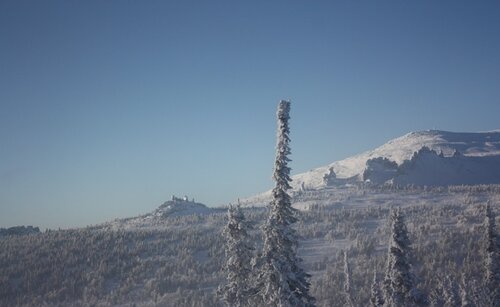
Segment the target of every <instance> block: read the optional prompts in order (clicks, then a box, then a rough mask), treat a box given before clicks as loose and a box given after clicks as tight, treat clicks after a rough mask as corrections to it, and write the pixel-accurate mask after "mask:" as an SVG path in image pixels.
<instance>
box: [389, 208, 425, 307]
mask: <svg viewBox="0 0 500 307" xmlns="http://www.w3.org/2000/svg"><path fill="white" fill-rule="evenodd" d="M390 222H391V237H390V241H389V251H388V255H387V268H386V273H385V279H384V300H385V306H391V307H392V306H414V305H416V304H417V301H418V300H419V297H418V291H417V289H416V288H415V277H414V275H413V274H412V272H411V265H410V262H409V259H408V257H409V253H410V239H409V238H408V230H407V229H406V224H405V222H404V217H403V214H402V213H401V210H400V209H394V210H392V211H391V215H390Z"/></svg>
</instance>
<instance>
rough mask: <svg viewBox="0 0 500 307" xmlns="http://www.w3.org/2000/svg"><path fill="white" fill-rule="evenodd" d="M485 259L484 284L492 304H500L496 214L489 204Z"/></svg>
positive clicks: (499, 266) (486, 221) (486, 218)
mask: <svg viewBox="0 0 500 307" xmlns="http://www.w3.org/2000/svg"><path fill="white" fill-rule="evenodd" d="M485 211H486V217H485V219H484V229H485V238H484V244H485V248H484V249H485V250H484V252H485V260H484V271H485V274H484V284H485V286H486V290H487V292H488V293H489V295H488V296H489V300H490V303H491V306H495V307H497V306H500V263H499V261H500V259H499V257H500V256H499V247H498V244H499V242H498V234H497V232H496V225H495V214H494V213H493V211H492V210H491V206H490V205H489V204H487V205H486V208H485Z"/></svg>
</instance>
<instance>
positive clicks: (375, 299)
mask: <svg viewBox="0 0 500 307" xmlns="http://www.w3.org/2000/svg"><path fill="white" fill-rule="evenodd" d="M370 306H372V307H381V306H384V298H383V297H382V295H381V293H380V287H379V284H378V281H377V271H374V272H373V282H372V288H371V296H370Z"/></svg>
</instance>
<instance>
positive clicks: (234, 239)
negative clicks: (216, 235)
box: [217, 204, 253, 307]
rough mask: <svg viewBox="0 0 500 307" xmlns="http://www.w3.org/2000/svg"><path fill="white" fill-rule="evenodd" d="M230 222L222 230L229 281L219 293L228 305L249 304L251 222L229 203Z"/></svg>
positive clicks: (251, 248)
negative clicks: (249, 233) (249, 232)
mask: <svg viewBox="0 0 500 307" xmlns="http://www.w3.org/2000/svg"><path fill="white" fill-rule="evenodd" d="M227 217H228V222H227V224H226V226H225V227H224V229H223V231H222V235H223V236H224V238H225V240H226V241H225V252H226V262H225V264H224V267H223V269H224V272H225V274H226V279H227V283H226V284H225V285H223V286H220V287H219V289H218V291H217V292H218V294H219V296H220V297H222V299H223V300H224V302H225V303H226V304H227V305H228V306H236V307H240V306H245V305H247V302H248V298H249V296H250V294H251V293H250V292H251V291H252V282H251V273H252V272H251V261H252V253H253V246H252V244H251V243H250V241H249V237H248V230H249V227H250V226H249V224H248V223H247V221H246V219H245V216H244V215H243V212H242V210H241V208H240V206H239V204H238V205H237V206H233V205H229V209H228V213H227Z"/></svg>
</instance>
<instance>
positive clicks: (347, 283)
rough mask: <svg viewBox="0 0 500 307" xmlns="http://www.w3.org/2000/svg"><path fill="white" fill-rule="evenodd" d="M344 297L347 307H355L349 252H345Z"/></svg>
mask: <svg viewBox="0 0 500 307" xmlns="http://www.w3.org/2000/svg"><path fill="white" fill-rule="evenodd" d="M344 297H345V302H346V306H349V307H354V302H353V300H352V292H351V268H350V267H349V259H348V258H347V252H346V251H344Z"/></svg>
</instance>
